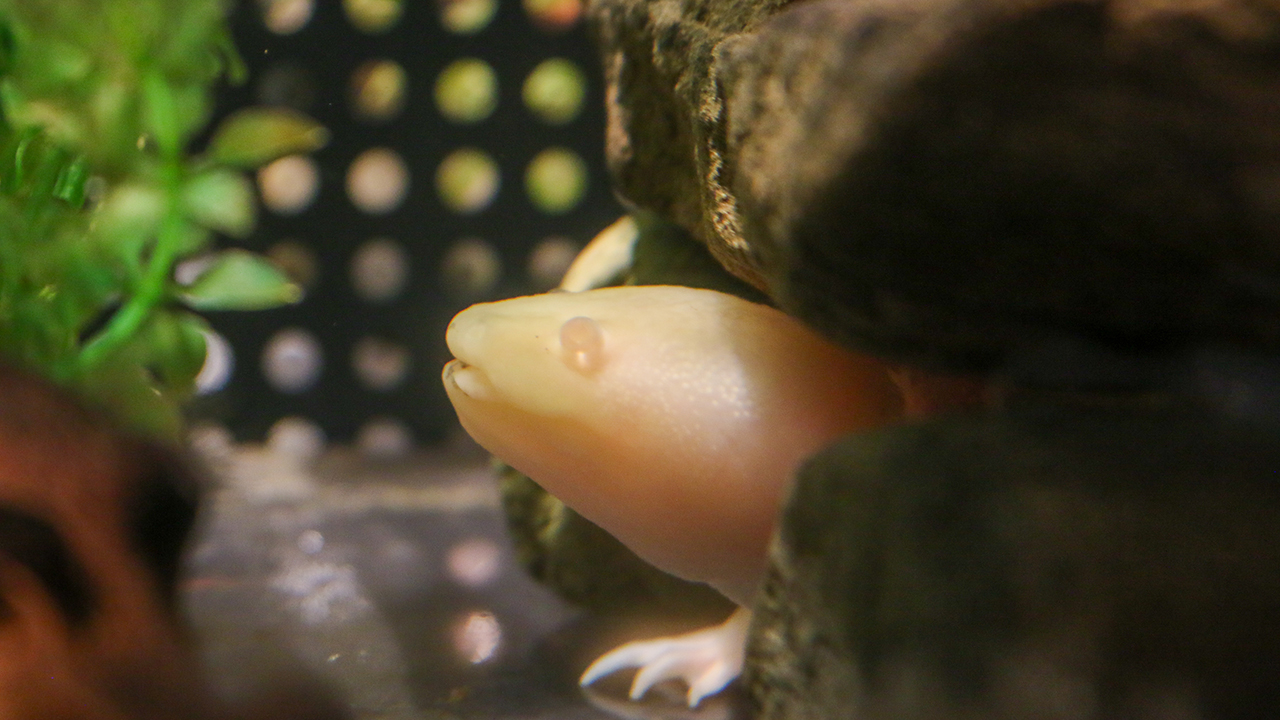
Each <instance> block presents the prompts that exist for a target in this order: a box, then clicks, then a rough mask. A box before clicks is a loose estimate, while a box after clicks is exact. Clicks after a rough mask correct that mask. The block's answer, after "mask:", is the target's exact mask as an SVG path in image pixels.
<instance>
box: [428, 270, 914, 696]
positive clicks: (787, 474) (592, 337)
mask: <svg viewBox="0 0 1280 720" xmlns="http://www.w3.org/2000/svg"><path fill="white" fill-rule="evenodd" d="M446 340H447V343H448V346H449V349H450V351H451V352H452V353H453V355H454V357H455V358H456V359H455V360H453V361H451V362H450V363H449V364H448V365H446V366H445V368H444V377H443V379H444V385H445V389H446V391H447V392H448V395H449V399H450V400H451V401H452V402H453V405H454V408H455V409H456V410H457V413H458V418H459V420H460V421H461V423H462V426H463V427H464V428H465V429H466V430H467V432H468V433H470V434H471V436H472V437H473V438H475V440H476V441H477V442H479V443H480V445H482V446H483V447H485V448H486V449H487V450H489V451H490V452H492V453H493V454H494V455H496V456H497V457H499V458H501V459H502V460H503V461H505V462H507V463H508V464H510V465H511V466H512V467H514V468H516V469H517V470H520V471H521V472H523V473H525V474H526V475H528V476H529V477H530V478H532V479H533V480H534V481H536V482H537V483H539V484H540V485H541V486H542V487H543V488H545V489H546V490H547V491H548V492H550V493H551V494H553V495H555V496H556V497H558V498H560V499H561V500H562V501H563V502H564V503H565V504H566V505H568V506H569V507H571V508H573V509H574V510H576V511H578V512H579V513H581V514H582V515H583V516H585V517H586V518H587V519H589V520H591V521H592V522H594V523H596V524H597V525H599V526H601V527H602V528H604V529H605V530H607V531H609V532H610V533H612V534H613V535H614V536H615V537H617V538H618V539H619V540H621V541H622V542H623V543H624V544H626V545H627V546H628V547H630V548H631V549H632V550H633V551H634V552H636V554H638V555H639V556H640V557H641V558H643V559H645V560H646V561H648V562H650V563H651V564H653V565H655V566H657V567H658V568H661V569H663V570H665V571H667V572H670V573H672V574H674V575H677V576H679V577H682V578H685V579H688V580H693V581H698V582H703V583H707V584H709V585H710V586H711V587H713V588H715V589H716V590H718V591H719V592H721V593H722V594H724V595H725V596H726V597H728V598H729V599H730V600H732V601H734V602H735V603H737V604H738V605H739V606H740V609H739V610H738V611H736V612H735V613H734V614H733V615H732V616H731V617H730V618H729V619H728V620H727V621H726V622H725V623H724V624H722V625H719V626H716V627H713V628H709V629H706V630H701V631H697V632H694V633H691V634H689V635H684V636H679V637H673V638H659V639H656V640H647V641H638V642H633V643H628V644H627V645H623V646H622V647H620V648H618V649H616V650H614V651H612V652H610V653H608V654H606V655H604V656H603V657H601V658H600V659H599V660H597V661H596V662H595V663H594V664H593V665H592V666H591V667H589V668H588V669H587V671H586V672H585V673H584V674H583V676H582V682H583V684H588V683H591V682H593V681H595V680H596V679H598V678H600V677H603V676H604V675H608V674H610V673H613V672H616V671H618V670H622V669H625V668H632V667H638V668H639V672H638V673H637V674H636V677H635V680H634V681H633V683H632V687H631V696H632V698H639V697H640V696H641V695H643V694H644V693H645V692H646V691H647V690H648V688H649V687H651V686H652V685H654V684H656V683H658V682H661V681H663V680H667V679H681V680H684V681H685V682H686V683H687V684H688V686H689V690H688V695H687V698H688V702H689V704H690V705H691V706H692V705H696V704H697V703H698V702H699V701H700V700H701V699H702V698H703V697H705V696H707V695H710V694H713V693H715V692H718V691H719V690H720V689H722V688H723V687H724V686H725V685H726V684H727V683H728V682H729V681H731V680H732V679H733V678H734V677H736V676H737V675H738V674H739V673H740V671H741V667H742V662H743V645H744V643H745V639H746V632H747V627H748V624H749V621H750V613H749V610H747V609H746V608H748V607H749V606H750V604H751V600H752V596H753V595H754V593H755V592H756V589H757V586H758V585H759V583H760V581H761V578H762V575H763V572H764V568H765V563H766V555H767V545H768V542H769V538H770V535H771V534H772V532H773V529H774V525H775V520H776V518H777V516H778V513H779V510H780V507H781V504H782V502H783V501H784V497H785V494H786V492H787V490H788V488H789V486H790V483H791V479H792V475H793V473H794V471H795V470H796V469H797V468H798V466H799V465H800V463H801V462H802V461H803V460H804V459H805V458H806V457H808V456H809V455H811V454H813V453H815V452H816V451H818V450H819V449H821V448H822V447H824V446H826V445H828V444H829V443H831V442H832V441H833V440H835V439H836V438H837V437H839V436H841V435H844V434H846V433H849V432H853V431H857V430H860V429H868V428H872V427H877V426H880V425H883V424H885V423H888V422H891V421H893V420H894V419H897V418H900V417H901V416H902V413H903V409H904V408H903V399H902V395H901V393H900V392H899V390H898V387H897V386H896V385H895V382H894V378H893V377H892V373H891V371H890V369H889V368H888V367H887V366H886V365H884V364H883V363H881V362H880V361H878V360H876V359H873V358H871V357H869V356H864V355H859V354H856V353H853V352H850V351H848V350H845V349H843V348H841V347H838V346H836V345H834V344H832V343H830V342H828V341H827V340H825V339H823V338H821V337H820V336H818V335H817V334H815V333H814V332H813V331H811V330H809V329H808V328H807V327H805V326H804V325H802V324H801V323H799V322H798V321H796V320H794V319H792V318H791V317H789V316H787V315H785V314H784V313H782V312H780V311H778V310H776V309H774V308H771V307H768V306H766V305H761V304H758V303H753V302H748V301H746V300H742V299H739V298H737V297H734V296H731V295H727V294H723V293H719V292H714V291H710V290H699V289H693V288H686V287H674V286H632V287H615V288H602V289H597V290H588V291H583V292H576V293H569V292H558V293H550V294H546V295H537V296H530V297H521V298H514V299H511V300H504V301H499V302H493V303H484V304H480V305H474V306H472V307H470V308H468V309H466V310H464V311H462V312H461V313H459V314H458V315H457V316H456V317H455V318H454V319H453V321H452V322H451V323H450V325H449V328H448V331H447V334H446Z"/></svg>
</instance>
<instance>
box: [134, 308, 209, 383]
mask: <svg viewBox="0 0 1280 720" xmlns="http://www.w3.org/2000/svg"><path fill="white" fill-rule="evenodd" d="M208 327H209V326H208V323H206V322H205V321H204V319H202V318H200V317H199V316H196V315H192V314H191V313H186V312H176V311H160V312H157V313H156V314H155V316H153V317H152V319H151V322H150V323H148V324H147V328H146V329H145V330H144V332H143V337H142V338H141V342H142V343H143V344H145V345H146V346H147V347H148V349H149V351H150V353H151V361H150V362H149V363H148V365H149V366H150V368H151V371H152V372H153V373H154V374H155V376H156V378H157V379H158V380H159V381H160V383H161V385H162V386H163V388H164V389H165V390H166V391H167V392H169V393H171V394H175V395H178V396H181V397H186V396H189V395H190V394H191V393H192V392H193V391H194V390H195V380H196V375H198V374H199V373H200V369H201V368H202V367H204V356H205V331H206V330H208Z"/></svg>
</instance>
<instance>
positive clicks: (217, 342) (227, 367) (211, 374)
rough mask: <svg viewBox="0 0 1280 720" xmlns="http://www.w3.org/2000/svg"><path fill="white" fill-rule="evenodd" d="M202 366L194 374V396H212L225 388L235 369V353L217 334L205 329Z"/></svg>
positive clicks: (223, 338)
mask: <svg viewBox="0 0 1280 720" xmlns="http://www.w3.org/2000/svg"><path fill="white" fill-rule="evenodd" d="M203 334H204V364H203V365H201V366H200V372H199V373H197V374H196V380H195V383H196V394H197V395H212V394H213V393H216V392H218V391H219V390H221V389H222V388H224V387H226V386H227V382H229V381H230V380H231V375H232V373H234V372H235V369H236V352H235V350H234V349H233V348H232V347H231V343H230V342H228V341H227V339H226V338H225V337H223V336H222V335H220V334H219V333H217V332H215V331H213V330H209V329H205V330H204V331H203Z"/></svg>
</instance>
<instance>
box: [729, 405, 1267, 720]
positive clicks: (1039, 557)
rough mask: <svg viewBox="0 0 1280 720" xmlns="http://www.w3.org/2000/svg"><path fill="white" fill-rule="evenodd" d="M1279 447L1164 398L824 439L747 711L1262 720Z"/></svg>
mask: <svg viewBox="0 0 1280 720" xmlns="http://www.w3.org/2000/svg"><path fill="white" fill-rule="evenodd" d="M1278 448H1280V425H1277V424H1276V423H1275V422H1274V421H1269V422H1266V423H1260V422H1257V421H1256V420H1254V419H1249V420H1242V419H1239V418H1230V417H1226V416H1224V415H1222V414H1221V413H1219V412H1217V411H1212V410H1206V409H1204V408H1202V407H1195V406H1191V405H1187V404H1184V403H1182V402H1179V401H1162V402H1156V403H1150V402H1132V403H1121V404H1120V405H1118V406H1117V405H1113V406H1110V407H1105V408H1102V407H1089V406H1085V405H1077V406H1067V405H1060V406H1057V407H1050V406H1046V405H1044V404H1041V403H1033V404H1026V405H1016V406H1011V407H1008V408H1005V409H1003V410H1000V411H993V412H989V413H982V414H970V415H967V416H956V417H954V418H952V419H949V420H939V421H933V422H930V423H923V424H918V425H915V426H906V427H901V428H897V429H890V430H886V431H884V432H882V433H878V434H872V435H867V436H862V437H851V438H849V439H847V440H845V441H842V442H840V443H838V444H837V445H835V446H833V447H831V448H829V449H827V450H826V451H824V452H822V453H820V454H819V455H818V456H816V457H815V458H813V459H812V460H811V461H810V462H809V463H808V464H807V465H806V467H805V468H804V470H803V471H802V472H801V474H800V478H799V480H798V483H797V487H796V489H795V493H794V496H793V497H792V499H791V501H790V504H789V506H788V507H787V509H786V511H785V513H784V515H783V519H782V526H781V528H780V530H779V533H778V536H777V538H776V542H775V546H774V549H773V554H774V557H773V560H774V562H773V567H772V570H771V576H770V578H769V582H768V586H767V590H766V593H765V594H764V597H763V598H762V599H761V600H760V601H759V603H758V606H757V621H756V625H755V627H754V628H753V635H752V640H751V647H750V656H749V658H750V662H749V664H748V671H749V672H750V673H751V677H750V679H749V685H750V686H751V688H752V689H753V692H754V694H755V698H756V700H757V702H758V703H759V705H760V706H761V713H760V718H761V720H775V719H781V718H786V719H787V720H799V719H801V718H814V719H815V720H816V719H818V718H830V717H852V716H856V717H859V718H864V719H865V720H877V719H879V718H886V719H887V718H938V719H940V720H941V719H943V718H961V717H964V718H973V717H999V718H1007V719H1010V720H1013V719H1018V718H1026V719H1027V720H1031V719H1036V720H1042V719H1046V718H1078V719H1080V720H1085V719H1090V718H1118V717H1131V718H1142V717H1148V718H1155V717H1160V718H1174V717H1176V718H1254V717H1259V718H1260V717H1267V716H1269V715H1270V714H1271V713H1272V712H1273V711H1274V708H1275V706H1276V703H1277V701H1280V688H1277V686H1276V683H1275V668H1276V667H1280V626H1277V625H1276V623H1275V622H1273V619H1274V617H1275V616H1276V614H1277V613H1278V612H1280V485H1277V483H1276V482H1275V474H1274V473H1275V470H1274V469H1275V468H1276V467H1277V464H1278V463H1280V450H1278Z"/></svg>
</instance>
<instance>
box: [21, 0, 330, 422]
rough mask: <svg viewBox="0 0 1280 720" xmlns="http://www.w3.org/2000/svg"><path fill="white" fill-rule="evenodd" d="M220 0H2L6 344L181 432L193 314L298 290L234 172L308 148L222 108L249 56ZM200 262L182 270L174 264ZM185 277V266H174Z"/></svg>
mask: <svg viewBox="0 0 1280 720" xmlns="http://www.w3.org/2000/svg"><path fill="white" fill-rule="evenodd" d="M226 13H227V3H226V2H224V1H223V0H0V355H2V356H3V357H4V358H5V359H6V360H8V361H9V362H12V363H16V364H19V365H21V366H24V367H27V368H31V369H34V370H36V371H37V372H39V373H41V374H43V375H45V376H47V377H50V378H51V379H53V380H54V381H55V382H57V383H59V384H62V385H65V386H68V387H70V388H72V389H73V390H74V391H76V392H78V393H80V394H81V395H82V396H83V397H84V398H86V400H88V401H89V402H91V403H94V404H97V405H100V406H103V407H105V408H106V409H107V410H108V411H110V412H113V413H114V414H116V415H117V416H118V417H120V419H121V420H123V421H124V422H126V423H128V424H130V425H132V426H134V427H136V428H139V429H142V430H144V431H148V432H154V433H163V434H170V435H171V434H173V433H175V432H176V431H177V430H178V429H179V428H180V426H181V422H180V418H181V407H182V404H183V402H184V401H185V400H186V399H188V398H189V397H190V396H191V395H192V393H193V392H194V388H195V378H196V376H197V374H198V372H199V370H200V368H201V366H202V364H203V362H204V356H205V337H206V332H207V324H206V322H205V320H204V319H203V318H201V317H200V316H199V315H198V314H197V311H204V310H232V309H246V310H247V309H258V308H267V307H272V306H276V305H281V304H286V303H290V302H294V301H296V300H297V299H298V297H299V295H300V290H299V289H298V288H297V287H296V286H295V285H293V284H292V283H290V282H289V281H288V280H287V279H286V278H285V277H284V276H283V275H282V274H281V273H280V272H279V271H278V270H276V269H275V268H274V267H273V266H272V265H271V264H270V263H268V262H267V261H266V260H265V259H264V258H262V257H260V256H258V255H255V254H252V253H249V252H246V251H243V250H239V249H230V250H221V251H217V250H215V246H216V242H215V237H216V236H217V235H218V234H222V235H227V236H231V237H243V236H245V235H247V234H248V233H249V232H250V231H251V230H252V228H253V225H254V220H255V212H256V199H255V196H254V190H253V187H252V185H251V184H250V182H249V180H248V179H247V178H246V177H245V175H244V171H245V170H247V169H251V168H253V167H256V166H258V165H261V164H263V163H266V162H268V161H270V160H272V159H274V158H276V157H280V156H282V155H286V154H291V153H296V152H308V151H311V150H315V149H317V148H319V147H320V146H322V145H323V144H324V143H325V142H326V133H325V130H324V129H323V128H321V127H320V126H318V125H317V124H316V123H315V122H313V121H312V120H310V119H308V118H306V117H304V116H301V115H298V114H296V113H293V112H290V111H286V110H280V109H265V108H261V109H259V108H253V109H247V110H243V111H240V112H238V113H236V114H233V115H231V116H230V117H228V118H227V119H226V120H224V121H223V123H222V124H221V125H220V126H219V127H218V128H217V129H215V130H214V131H213V132H212V134H211V136H210V137H211V139H210V140H208V141H207V143H205V144H204V146H203V147H202V148H200V149H199V151H195V150H193V149H192V147H191V146H192V145H193V143H194V142H195V140H196V139H197V138H198V137H200V136H202V134H203V133H204V130H205V128H206V126H207V125H208V123H209V120H210V116H211V113H212V110H213V104H214V101H213V96H214V92H215V90H216V88H217V86H218V84H219V83H220V82H223V81H230V82H241V81H243V79H244V75H245V70H244V67H243V65H242V63H241V61H240V59H239V57H238V55H237V54H236V51H235V48H234V46H233V43H232V41H231V37H230V34H229V31H228V27H227V24H226ZM187 260H192V261H193V262H194V263H195V264H193V265H192V267H199V268H203V269H202V271H201V272H199V273H198V274H196V275H195V278H194V279H193V280H189V281H188V282H186V283H185V284H184V283H179V282H178V281H177V280H176V279H175V273H174V270H175V268H176V267H177V266H178V264H179V263H181V262H184V261H187ZM184 275H185V273H184Z"/></svg>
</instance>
